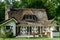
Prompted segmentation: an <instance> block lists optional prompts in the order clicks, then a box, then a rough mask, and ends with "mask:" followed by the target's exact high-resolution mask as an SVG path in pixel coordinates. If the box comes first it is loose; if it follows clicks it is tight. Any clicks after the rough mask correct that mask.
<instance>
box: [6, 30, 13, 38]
mask: <svg viewBox="0 0 60 40" xmlns="http://www.w3.org/2000/svg"><path fill="white" fill-rule="evenodd" d="M5 35H6V37H7V38H12V37H13V32H11V31H8V32H5Z"/></svg>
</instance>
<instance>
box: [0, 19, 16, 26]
mask: <svg viewBox="0 0 60 40" xmlns="http://www.w3.org/2000/svg"><path fill="white" fill-rule="evenodd" d="M12 22H13V23H17V21H16V20H15V19H14V18H11V19H8V20H5V21H3V22H1V23H0V26H3V25H6V24H8V23H12Z"/></svg>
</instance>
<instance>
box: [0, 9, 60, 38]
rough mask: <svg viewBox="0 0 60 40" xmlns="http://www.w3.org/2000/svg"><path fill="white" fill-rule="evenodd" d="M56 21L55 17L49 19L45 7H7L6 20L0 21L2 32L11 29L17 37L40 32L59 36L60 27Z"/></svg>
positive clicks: (31, 35)
mask: <svg viewBox="0 0 60 40" xmlns="http://www.w3.org/2000/svg"><path fill="white" fill-rule="evenodd" d="M8 10H9V11H8ZM55 23H56V21H54V19H52V20H48V17H47V14H46V11H45V9H27V8H26V9H24V8H23V9H21V8H20V9H19V8H15V9H7V10H6V13H5V21H3V22H1V23H0V32H1V33H4V29H6V30H10V29H11V30H12V32H13V36H16V37H33V35H34V34H35V35H36V37H39V35H40V34H44V35H47V37H50V38H53V37H59V36H60V27H59V26H57V25H56V24H55ZM3 27H4V28H3Z"/></svg>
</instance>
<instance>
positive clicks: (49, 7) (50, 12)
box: [45, 2, 56, 19]
mask: <svg viewBox="0 0 60 40" xmlns="http://www.w3.org/2000/svg"><path fill="white" fill-rule="evenodd" d="M45 9H46V12H47V16H48V19H53V18H54V17H55V16H56V8H55V6H54V4H53V3H52V2H48V3H46V4H45Z"/></svg>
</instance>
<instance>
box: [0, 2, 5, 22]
mask: <svg viewBox="0 0 60 40" xmlns="http://www.w3.org/2000/svg"><path fill="white" fill-rule="evenodd" d="M4 13H5V4H4V2H0V21H3V20H4V17H5V14H4Z"/></svg>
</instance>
